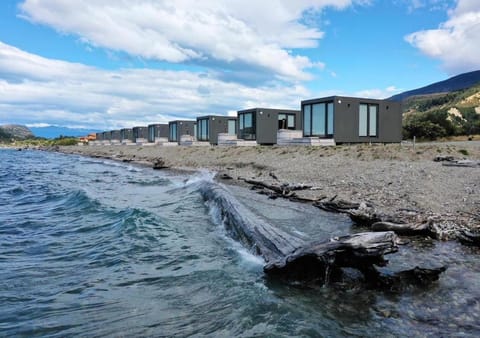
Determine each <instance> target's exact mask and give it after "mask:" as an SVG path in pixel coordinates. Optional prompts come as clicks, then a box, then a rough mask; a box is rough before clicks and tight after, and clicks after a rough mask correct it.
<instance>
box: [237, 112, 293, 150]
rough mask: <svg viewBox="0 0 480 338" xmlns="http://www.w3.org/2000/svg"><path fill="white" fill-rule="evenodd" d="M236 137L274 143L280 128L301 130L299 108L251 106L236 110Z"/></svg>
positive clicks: (260, 142) (262, 142) (259, 142)
mask: <svg viewBox="0 0 480 338" xmlns="http://www.w3.org/2000/svg"><path fill="white" fill-rule="evenodd" d="M237 123H238V132H237V137H238V139H242V140H250V141H256V142H257V144H270V145H272V144H276V143H277V133H278V130H280V129H287V130H302V120H301V114H300V111H299V110H290V109H274V108H253V109H246V110H239V111H238V112H237Z"/></svg>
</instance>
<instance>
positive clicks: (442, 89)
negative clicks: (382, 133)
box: [389, 70, 480, 101]
mask: <svg viewBox="0 0 480 338" xmlns="http://www.w3.org/2000/svg"><path fill="white" fill-rule="evenodd" d="M479 83H480V70H476V71H473V72H469V73H464V74H460V75H457V76H454V77H451V78H449V79H447V80H444V81H440V82H435V83H432V84H430V85H428V86H425V87H421V88H417V89H413V90H409V91H406V92H403V93H400V94H397V95H394V96H392V97H390V98H389V99H390V100H394V101H404V100H406V99H408V98H410V97H412V96H418V95H429V94H440V93H450V92H454V91H457V90H462V89H467V88H470V87H473V86H475V85H476V84H479Z"/></svg>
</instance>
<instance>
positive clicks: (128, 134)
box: [120, 128, 133, 143]
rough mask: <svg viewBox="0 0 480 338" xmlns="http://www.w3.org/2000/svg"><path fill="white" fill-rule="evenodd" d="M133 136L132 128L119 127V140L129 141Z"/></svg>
mask: <svg viewBox="0 0 480 338" xmlns="http://www.w3.org/2000/svg"><path fill="white" fill-rule="evenodd" d="M132 137H133V130H132V128H123V129H120V142H122V143H131V142H132Z"/></svg>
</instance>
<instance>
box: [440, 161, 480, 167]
mask: <svg viewBox="0 0 480 338" xmlns="http://www.w3.org/2000/svg"><path fill="white" fill-rule="evenodd" d="M442 165H443V166H445V167H464V168H480V161H472V160H458V161H452V162H444V163H442Z"/></svg>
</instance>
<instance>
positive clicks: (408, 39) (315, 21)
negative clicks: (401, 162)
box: [0, 0, 480, 130]
mask: <svg viewBox="0 0 480 338" xmlns="http://www.w3.org/2000/svg"><path fill="white" fill-rule="evenodd" d="M479 55H480V1H478V0H456V1H453V0H451V1H447V0H392V1H384V0H295V1H292V0H263V1H259V0H254V1H252V0H228V1H225V0H224V1H220V0H202V1H198V0H158V1H156V0H115V1H111V0H82V1H67V0H23V1H18V0H1V1H0V124H7V123H8V124H10V123H16V124H24V125H27V126H30V127H39V126H50V125H55V126H62V127H70V128H86V129H97V130H111V129H118V128H124V127H133V126H142V125H147V124H150V123H166V122H168V121H171V120H175V119H195V118H196V117H197V116H202V115H210V114H214V115H233V114H235V113H236V111H237V110H241V109H246V108H252V107H276V108H290V109H299V107H300V101H301V100H305V99H311V98H317V97H324V96H331V95H348V96H359V97H372V98H388V97H390V96H392V95H394V94H397V93H400V92H403V91H406V90H411V89H415V88H418V87H422V86H425V85H428V84H430V83H433V82H437V81H441V80H445V79H447V78H449V77H451V76H454V75H458V74H460V73H464V72H469V71H473V70H478V69H480V57H479Z"/></svg>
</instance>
